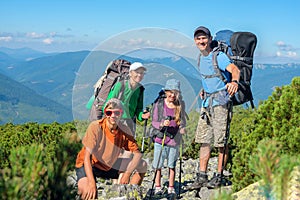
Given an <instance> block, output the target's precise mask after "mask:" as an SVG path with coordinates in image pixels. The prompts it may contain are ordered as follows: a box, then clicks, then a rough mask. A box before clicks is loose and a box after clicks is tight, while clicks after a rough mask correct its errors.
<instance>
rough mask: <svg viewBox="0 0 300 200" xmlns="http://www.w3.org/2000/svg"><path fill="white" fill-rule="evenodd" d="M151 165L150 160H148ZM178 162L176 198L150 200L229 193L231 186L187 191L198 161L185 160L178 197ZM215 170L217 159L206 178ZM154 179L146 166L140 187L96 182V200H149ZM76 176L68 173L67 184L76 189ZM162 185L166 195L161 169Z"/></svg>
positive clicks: (165, 176)
mask: <svg viewBox="0 0 300 200" xmlns="http://www.w3.org/2000/svg"><path fill="white" fill-rule="evenodd" d="M148 162H149V163H151V160H148ZM179 166H180V162H179V160H178V162H177V164H176V179H175V190H176V193H177V197H176V198H174V196H173V197H172V196H168V195H167V194H165V195H162V196H152V197H151V199H162V200H167V199H189V200H193V199H197V200H198V199H203V200H208V199H213V197H214V196H216V195H218V194H219V193H220V192H222V191H225V192H230V191H231V186H230V185H229V186H223V187H221V188H220V189H216V190H209V189H208V188H206V187H202V188H201V189H200V190H198V191H196V190H194V191H189V190H187V189H186V187H187V186H188V185H189V184H191V183H192V182H193V180H195V178H196V172H197V171H198V166H199V161H198V160H192V159H187V160H183V162H182V173H181V190H180V196H179V169H180V167H179ZM216 168H217V159H216V158H211V159H210V161H209V166H208V176H209V178H211V177H212V176H213V172H214V170H215V169H216ZM224 175H225V176H226V177H228V176H229V175H230V174H229V172H227V171H224ZM153 178H154V170H152V168H151V166H148V172H147V174H146V177H145V179H144V181H143V183H142V185H141V186H135V185H118V184H112V182H111V180H103V179H101V180H100V179H99V180H98V185H97V187H98V199H105V200H108V199H109V200H127V199H130V200H139V199H144V200H147V199H149V194H150V191H151V188H152V183H153ZM75 180H76V174H75V171H73V172H70V176H69V177H68V180H67V184H68V185H72V186H74V189H76V181H75ZM162 184H163V185H164V189H165V191H166V193H167V187H168V169H167V168H163V170H162Z"/></svg>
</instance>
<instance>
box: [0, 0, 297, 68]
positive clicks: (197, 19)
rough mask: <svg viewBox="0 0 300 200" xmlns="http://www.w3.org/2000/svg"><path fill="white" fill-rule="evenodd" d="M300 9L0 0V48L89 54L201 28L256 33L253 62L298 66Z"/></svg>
mask: <svg viewBox="0 0 300 200" xmlns="http://www.w3.org/2000/svg"><path fill="white" fill-rule="evenodd" d="M299 8H300V1H298V0H285V1H283V0H277V1H263V0H252V1H241V0H234V1H229V0H228V1H226V0H214V1H207V0H206V1H203V0H194V1H193V0H184V1H174V0H173V1H163V0H152V1H141V0H140V1H137V0H127V1H126V0H109V1H108V0H105V1H104V0H103V1H101V0H85V1H83V0H78V1H74V0H73V1H71V0H69V1H67V0H60V1H59V0H43V1H39V0H26V1H24V0H3V1H1V3H0V27H1V28H0V47H9V48H21V47H29V48H33V49H35V50H39V51H44V52H65V51H79V50H92V49H94V48H95V47H96V46H97V45H99V43H101V42H103V41H105V40H107V39H108V38H111V37H112V36H114V35H118V34H120V33H122V32H126V31H130V30H133V29H139V28H148V27H157V28H166V29H171V30H174V31H177V32H179V33H182V34H184V35H186V36H187V37H189V38H190V39H191V40H192V39H193V31H194V29H195V28H196V27H197V26H199V25H205V26H207V27H208V28H210V29H211V32H212V33H215V32H217V31H218V30H222V29H231V30H233V31H250V32H253V33H255V34H256V35H257V38H258V45H257V49H256V52H255V55H256V60H257V61H261V62H270V63H271V62H272V63H280V62H299V63H300V39H299V37H300V36H299V34H300V31H299V29H300V26H299V25H300V24H299V22H298V21H299V19H300V12H299ZM133 37H134V36H133ZM133 39H134V38H133Z"/></svg>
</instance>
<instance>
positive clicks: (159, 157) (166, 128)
mask: <svg viewBox="0 0 300 200" xmlns="http://www.w3.org/2000/svg"><path fill="white" fill-rule="evenodd" d="M171 119H172V117H171V116H168V117H166V120H171ZM167 130H168V127H167V126H166V127H165V130H164V136H163V140H162V142H161V149H160V152H159V156H158V161H157V165H156V169H155V174H154V178H153V182H152V187H151V192H150V199H151V198H152V194H153V189H154V184H155V179H156V175H157V169H158V165H159V162H160V159H161V154H162V151H163V148H164V145H165V139H166V133H167Z"/></svg>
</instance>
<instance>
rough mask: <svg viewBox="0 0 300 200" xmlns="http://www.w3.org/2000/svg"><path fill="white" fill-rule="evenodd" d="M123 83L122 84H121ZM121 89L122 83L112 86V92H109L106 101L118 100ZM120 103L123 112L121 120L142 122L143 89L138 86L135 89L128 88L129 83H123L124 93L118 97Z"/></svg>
mask: <svg viewBox="0 0 300 200" xmlns="http://www.w3.org/2000/svg"><path fill="white" fill-rule="evenodd" d="M123 83H124V82H123ZM141 87H142V89H141ZM121 89H122V82H118V83H116V84H115V85H114V87H113V88H112V90H111V91H110V92H109V94H108V96H107V99H106V101H108V100H109V99H112V98H119V93H120V91H121ZM120 100H121V101H122V104H123V107H124V112H123V115H122V118H124V119H133V118H134V117H136V118H137V120H139V121H142V120H143V119H142V114H143V103H144V102H143V100H144V88H143V86H142V85H141V84H139V85H138V86H137V87H136V88H135V89H132V88H130V85H129V81H125V83H124V91H123V94H122V96H121V97H120Z"/></svg>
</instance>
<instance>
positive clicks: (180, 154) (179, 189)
mask: <svg viewBox="0 0 300 200" xmlns="http://www.w3.org/2000/svg"><path fill="white" fill-rule="evenodd" d="M182 151H183V140H182V143H181V146H180V149H179V184H178V198H179V199H180V198H181V197H180V194H181V172H182Z"/></svg>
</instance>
